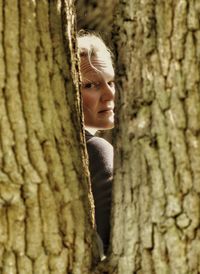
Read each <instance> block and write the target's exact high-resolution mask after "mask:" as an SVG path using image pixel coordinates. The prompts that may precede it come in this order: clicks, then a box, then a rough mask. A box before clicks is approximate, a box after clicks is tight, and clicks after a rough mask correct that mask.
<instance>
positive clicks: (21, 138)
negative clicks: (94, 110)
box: [0, 0, 95, 274]
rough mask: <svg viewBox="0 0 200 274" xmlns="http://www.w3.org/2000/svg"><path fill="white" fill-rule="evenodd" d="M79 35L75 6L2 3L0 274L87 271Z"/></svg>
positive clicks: (88, 246)
mask: <svg viewBox="0 0 200 274" xmlns="http://www.w3.org/2000/svg"><path fill="white" fill-rule="evenodd" d="M61 10H63V19H62V16H61ZM64 16H66V17H65V18H64ZM64 23H65V24H66V25H64ZM63 25H64V27H65V39H63V35H62V26H63ZM74 32H75V30H74V10H73V1H64V0H63V1H59V0H57V1H56V0H55V1H45V0H41V1H30V0H28V1H27V0H20V1H15V0H11V1H2V0H1V1H0V41H1V43H0V68H1V72H0V273H2V274H7V273H10V274H14V273H20V274H23V273H24V274H29V273H35V274H40V273H41V274H45V273H48V274H49V273H51V274H53V273H56V274H61V273H62V274H64V273H65V274H66V273H77V274H78V273H89V271H90V269H91V264H92V253H93V251H92V248H91V245H92V237H93V230H92V226H93V224H92V222H93V221H92V218H91V217H90V216H91V215H92V214H91V211H92V198H91V197H92V196H91V191H90V187H89V183H88V182H89V179H88V172H87V167H86V165H85V164H84V163H85V161H86V160H85V155H86V154H85V148H84V147H83V138H82V132H81V131H82V130H81V123H82V120H81V118H80V117H81V107H80V100H79V99H78V98H79V93H78V89H77V84H76V85H75V82H74V81H76V79H75V76H74V78H73V79H75V80H73V79H72V76H71V71H73V73H74V71H75V69H76V67H77V61H76V60H77V59H76V56H75V55H74V50H75V39H74ZM76 77H78V76H76ZM76 83H78V82H77V81H76ZM89 201H90V202H89ZM93 257H95V255H94V256H93Z"/></svg>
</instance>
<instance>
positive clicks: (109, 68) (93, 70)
mask: <svg viewBox="0 0 200 274" xmlns="http://www.w3.org/2000/svg"><path fill="white" fill-rule="evenodd" d="M80 68H81V75H82V77H83V78H85V77H89V76H91V77H100V76H103V77H104V78H109V79H110V78H114V69H113V65H112V60H111V58H110V57H108V56H99V57H91V59H89V58H88V57H87V56H85V57H81V65H80Z"/></svg>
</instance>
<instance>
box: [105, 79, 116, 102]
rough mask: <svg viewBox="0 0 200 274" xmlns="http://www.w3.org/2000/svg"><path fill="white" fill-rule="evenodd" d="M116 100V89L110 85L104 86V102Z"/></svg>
mask: <svg viewBox="0 0 200 274" xmlns="http://www.w3.org/2000/svg"><path fill="white" fill-rule="evenodd" d="M114 98H115V87H114V86H113V87H111V86H110V85H109V84H108V83H105V84H104V88H103V93H102V100H103V101H111V100H114Z"/></svg>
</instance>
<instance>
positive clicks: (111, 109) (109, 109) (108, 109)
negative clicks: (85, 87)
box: [98, 108, 113, 113]
mask: <svg viewBox="0 0 200 274" xmlns="http://www.w3.org/2000/svg"><path fill="white" fill-rule="evenodd" d="M106 111H113V108H104V109H102V110H100V111H99V112H98V113H103V112H106Z"/></svg>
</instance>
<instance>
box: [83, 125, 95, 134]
mask: <svg viewBox="0 0 200 274" xmlns="http://www.w3.org/2000/svg"><path fill="white" fill-rule="evenodd" d="M85 130H87V131H89V133H91V134H92V135H94V134H95V133H96V132H97V129H96V128H92V127H85Z"/></svg>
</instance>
